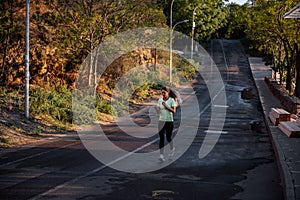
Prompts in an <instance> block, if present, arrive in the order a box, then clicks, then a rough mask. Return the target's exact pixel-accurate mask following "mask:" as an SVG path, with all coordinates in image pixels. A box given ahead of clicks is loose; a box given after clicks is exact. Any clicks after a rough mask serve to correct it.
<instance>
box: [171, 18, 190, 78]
mask: <svg viewBox="0 0 300 200" xmlns="http://www.w3.org/2000/svg"><path fill="white" fill-rule="evenodd" d="M188 21H189V20H187V19H186V20H183V21H180V22H177V23H176V24H175V25H174V27H173V28H172V29H171V34H170V83H172V68H173V67H172V59H173V58H172V53H173V47H172V41H173V31H174V29H175V27H176V26H177V25H178V24H181V23H186V22H188Z"/></svg>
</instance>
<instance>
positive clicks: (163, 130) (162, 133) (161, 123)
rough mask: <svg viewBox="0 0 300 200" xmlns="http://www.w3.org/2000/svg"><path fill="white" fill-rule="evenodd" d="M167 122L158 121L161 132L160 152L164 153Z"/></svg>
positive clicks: (159, 132) (159, 131)
mask: <svg viewBox="0 0 300 200" xmlns="http://www.w3.org/2000/svg"><path fill="white" fill-rule="evenodd" d="M165 131H166V130H165V122H162V121H159V122H158V134H159V150H160V154H164V146H165Z"/></svg>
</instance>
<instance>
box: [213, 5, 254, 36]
mask: <svg viewBox="0 0 300 200" xmlns="http://www.w3.org/2000/svg"><path fill="white" fill-rule="evenodd" d="M248 9H249V7H248V4H244V5H243V6H240V5H238V4H234V3H231V4H229V5H228V6H227V7H226V10H227V16H226V21H227V23H226V25H225V26H224V27H222V28H221V29H219V30H218V31H217V32H216V33H215V36H216V37H218V38H231V39H241V38H243V37H245V36H246V34H245V29H246V27H247V15H248Z"/></svg>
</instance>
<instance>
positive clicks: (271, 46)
mask: <svg viewBox="0 0 300 200" xmlns="http://www.w3.org/2000/svg"><path fill="white" fill-rule="evenodd" d="M294 4H295V3H294V1H293V0H283V1H274V0H273V1H256V2H255V4H254V6H253V7H251V8H250V9H249V11H250V12H249V18H248V27H247V31H246V33H247V35H248V36H249V37H250V39H252V40H253V41H255V44H256V47H257V48H258V49H259V50H261V51H263V52H265V53H267V54H269V55H272V57H273V59H272V60H273V61H274V62H273V64H274V66H273V68H274V70H275V71H279V72H280V73H281V76H284V79H285V88H286V89H287V90H288V91H290V92H292V91H293V88H292V82H293V80H295V69H296V68H295V66H296V57H297V52H298V50H299V49H298V45H297V44H298V43H299V41H300V32H299V30H300V29H299V23H297V21H295V20H292V19H291V20H290V19H289V20H287V19H284V18H283V15H284V13H285V12H287V11H288V10H290V9H291V8H292V6H294ZM297 84H298V83H296V85H297Z"/></svg>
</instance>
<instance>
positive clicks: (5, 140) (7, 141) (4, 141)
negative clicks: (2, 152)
mask: <svg viewBox="0 0 300 200" xmlns="http://www.w3.org/2000/svg"><path fill="white" fill-rule="evenodd" d="M0 142H1V143H4V144H8V143H9V139H7V138H1V139H0Z"/></svg>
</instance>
